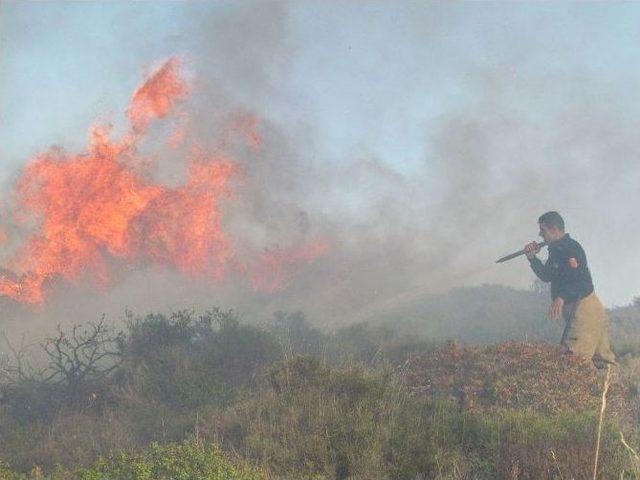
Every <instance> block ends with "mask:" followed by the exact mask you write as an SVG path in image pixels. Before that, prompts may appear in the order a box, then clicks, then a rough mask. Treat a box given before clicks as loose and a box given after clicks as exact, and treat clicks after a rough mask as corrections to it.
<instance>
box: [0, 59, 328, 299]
mask: <svg viewBox="0 0 640 480" xmlns="http://www.w3.org/2000/svg"><path fill="white" fill-rule="evenodd" d="M179 69H180V62H179V61H178V59H176V58H171V59H169V60H168V61H167V62H166V63H165V64H164V65H163V66H162V67H161V68H160V69H159V70H158V71H157V72H156V73H154V74H153V75H152V76H151V77H150V78H149V79H148V80H147V81H146V82H145V83H144V85H142V86H141V87H140V88H139V89H138V90H136V92H135V93H134V95H133V98H132V101H131V105H130V106H129V108H128V109H127V116H128V118H129V120H130V122H131V132H129V133H128V134H126V135H125V136H124V140H123V141H122V142H120V143H118V142H114V141H112V140H111V138H110V136H109V129H107V128H97V127H96V128H93V129H92V132H91V140H90V143H89V147H88V151H87V153H84V154H80V155H68V154H66V153H64V152H61V151H59V150H55V149H52V150H50V151H48V152H46V153H43V154H41V155H39V156H37V157H36V158H35V159H33V160H31V161H30V162H29V164H28V165H27V167H26V169H25V171H24V173H23V175H22V177H21V179H20V181H19V183H18V185H17V198H18V204H19V207H18V208H17V209H16V212H20V215H23V216H24V217H25V218H27V219H31V220H32V221H35V223H36V231H35V232H33V233H32V234H31V235H30V236H29V237H28V238H27V240H26V241H25V242H24V244H23V245H22V247H21V248H19V249H18V251H17V253H16V254H15V255H13V256H12V257H11V258H10V260H9V264H8V265H7V266H8V267H9V268H10V269H12V270H13V271H14V272H18V275H14V274H11V275H9V274H7V273H4V274H2V273H1V272H2V269H0V296H6V297H10V298H13V299H15V300H18V301H22V302H26V303H32V304H39V303H42V302H43V301H44V300H45V299H46V291H47V288H46V286H47V284H49V283H50V282H52V281H55V280H56V279H59V278H60V279H63V280H65V281H73V280H78V279H80V278H88V279H91V280H92V282H93V283H94V284H96V285H99V286H106V285H107V284H108V283H109V281H110V265H111V263H113V260H114V259H115V260H118V259H119V260H120V261H126V262H153V263H158V264H161V265H166V266H169V267H172V268H176V269H178V270H179V271H181V272H183V273H184V274H188V275H200V276H208V277H210V278H212V279H217V280H220V279H222V278H223V277H224V275H225V274H226V273H227V272H228V271H229V270H231V269H234V270H238V271H247V270H248V269H247V268H246V267H242V266H241V262H240V261H238V260H237V259H235V258H234V254H235V250H234V245H233V242H232V241H231V239H230V238H229V237H228V236H227V235H226V234H225V233H224V231H223V229H222V219H223V214H222V210H221V202H222V200H223V199H232V198H233V191H232V188H231V183H230V182H231V180H232V179H233V178H238V177H239V176H240V175H241V169H240V168H239V166H238V165H237V163H236V162H235V161H234V160H233V159H232V158H228V157H226V156H224V155H215V156H214V155H211V154H208V153H206V152H203V151H201V150H200V149H196V148H194V149H192V153H191V154H190V155H189V156H188V158H187V159H186V160H187V162H188V175H187V180H186V182H185V184H184V185H182V186H178V187H175V188H170V187H167V186H165V185H161V184H158V183H156V182H154V181H153V180H152V179H151V178H150V177H149V176H148V175H145V174H144V172H141V171H139V169H136V168H134V167H135V166H139V165H144V164H145V162H146V161H147V160H145V159H144V158H142V157H141V156H140V154H139V153H138V151H137V148H136V145H137V142H138V141H139V140H140V139H141V138H142V136H143V135H144V133H145V132H146V130H147V129H148V127H149V125H150V123H151V122H152V121H153V120H156V119H161V118H164V117H167V116H169V115H170V114H171V113H172V112H173V111H174V109H175V106H176V105H177V103H178V102H179V101H180V100H183V99H185V98H186V96H187V95H188V90H187V86H186V82H185V81H184V79H183V78H182V77H181V75H180V72H179ZM180 115H183V114H180ZM183 124H184V125H187V123H186V122H183ZM256 125H257V120H251V119H249V120H247V121H246V122H244V123H242V125H241V127H242V128H240V130H241V131H242V132H243V133H244V134H245V135H248V138H249V139H250V143H251V144H254V145H256V146H257V144H258V143H259V141H260V138H259V137H258V136H256V135H257V133H255V132H256ZM254 133H255V135H254ZM181 135H182V134H181ZM15 215H16V217H18V216H19V214H18V213H16V214H15ZM2 238H3V237H1V236H0V241H2ZM324 251H326V246H325V247H319V246H310V247H302V248H301V247H298V248H293V249H290V250H282V251H270V252H268V253H266V254H264V255H263V257H262V259H261V262H260V264H259V265H260V266H259V267H258V270H256V273H255V274H253V275H252V283H253V285H254V287H255V288H257V289H260V290H265V291H271V292H274V291H277V290H280V289H282V288H284V286H285V284H286V281H287V280H286V279H287V276H288V275H289V273H290V271H291V269H292V267H293V265H295V264H297V263H305V262H310V261H312V260H313V259H315V258H316V257H317V256H318V255H321V254H322V253H324ZM5 272H6V271H5Z"/></svg>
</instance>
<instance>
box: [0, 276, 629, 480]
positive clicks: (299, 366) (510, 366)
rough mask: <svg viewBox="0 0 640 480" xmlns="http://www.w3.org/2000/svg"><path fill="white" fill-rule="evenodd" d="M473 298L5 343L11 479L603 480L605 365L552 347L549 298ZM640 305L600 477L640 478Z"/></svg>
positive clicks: (0, 412) (618, 325) (142, 323)
mask: <svg viewBox="0 0 640 480" xmlns="http://www.w3.org/2000/svg"><path fill="white" fill-rule="evenodd" d="M456 295H457V296H458V297H456ZM452 298H453V300H452ZM463 298H466V299H467V300H466V301H467V305H468V306H469V310H467V311H462V310H459V311H453V312H452V313H451V315H452V317H451V318H452V319H450V320H448V321H449V322H450V324H449V325H448V326H447V325H446V324H442V323H438V322H436V321H434V318H435V319H438V320H440V321H444V320H442V319H441V317H442V318H445V316H444V314H442V315H441V316H439V315H440V314H438V313H437V312H435V311H434V310H433V309H432V311H431V312H432V316H431V318H428V317H429V315H428V314H425V318H424V319H422V320H421V319H420V317H419V316H414V317H413V318H412V319H411V320H403V319H398V321H396V322H388V321H386V322H381V323H371V324H356V325H349V326H345V327H344V328H342V329H339V330H337V331H332V332H328V331H325V330H323V329H322V328H320V327H317V326H314V325H313V324H312V323H311V322H310V321H308V320H307V319H306V318H305V317H304V315H303V314H301V313H284V312H278V313H276V314H275V315H274V316H273V318H272V319H271V320H270V321H267V322H264V323H257V322H251V321H250V320H251V319H244V318H240V317H239V316H238V315H237V314H236V313H234V312H233V311H225V310H220V309H212V310H210V311H207V312H192V311H180V312H173V313H167V314H164V313H155V314H150V315H138V314H136V313H133V312H126V314H125V317H126V318H125V322H124V327H123V328H121V329H118V330H116V329H114V327H112V326H109V324H108V323H107V322H105V321H102V320H100V319H99V318H97V319H96V320H95V321H92V322H90V323H87V324H83V325H82V326H79V327H77V328H76V329H75V330H74V329H73V328H68V329H60V330H59V331H58V332H57V334H56V335H53V336H52V337H51V338H48V339H42V340H41V341H40V342H38V343H37V344H34V345H31V346H24V345H23V346H21V347H18V346H15V345H13V346H12V348H13V350H11V349H10V348H8V347H7V348H6V354H5V356H4V358H3V364H2V370H1V372H2V383H1V385H0V394H1V398H0V461H1V463H0V478H2V479H7V480H18V479H20V480H24V479H38V478H39V479H51V480H63V479H64V480H66V479H84V480H94V479H95V480H97V479H104V480H107V479H109V480H124V479H126V480H132V479H181V480H190V479H242V480H245V479H246V480H248V479H281V478H283V479H309V480H311V479H314V480H320V479H387V478H389V479H572V478H574V479H585V478H592V469H593V460H594V450H595V441H596V431H597V425H598V414H599V409H600V402H601V389H602V385H603V380H604V375H603V373H602V372H599V371H597V370H596V369H595V368H593V366H592V365H591V364H590V363H585V362H583V361H580V360H579V359H576V358H573V357H570V356H567V355H565V354H564V353H563V351H562V349H560V348H559V347H557V346H555V345H553V344H551V343H549V342H547V341H545V340H546V339H545V336H549V337H551V336H553V335H555V333H556V332H555V331H554V330H553V329H549V328H548V327H547V326H546V324H543V323H540V322H542V321H543V320H540V318H541V317H542V318H543V312H544V307H545V302H544V301H542V299H541V298H539V296H538V295H537V294H536V293H535V292H519V291H515V290H513V291H512V290H509V289H500V288H494V287H481V288H478V289H470V290H467V291H458V292H454V293H452V294H451V295H450V296H449V297H448V300H447V299H443V300H442V302H443V305H445V306H444V307H443V308H442V312H444V311H446V310H447V308H446V305H447V302H448V301H451V304H452V305H459V301H460V299H463ZM487 298H489V299H490V301H489V302H484V300H482V299H487ZM509 299H511V300H509ZM513 299H516V300H515V301H514V300H513ZM510 302H511V303H510ZM538 305H539V307H538ZM434 312H435V313H434ZM442 312H441V313H442ZM509 312H511V313H509ZM474 314H475V316H474ZM456 316H457V317H458V318H461V319H462V320H461V322H464V324H463V323H460V324H456V320H455V317H456ZM639 317H640V308H638V307H637V306H634V305H631V306H628V307H624V308H622V309H617V310H616V311H614V312H612V333H613V336H614V344H615V345H618V351H617V353H618V355H619V358H620V366H619V367H617V368H616V369H615V370H614V371H613V372H612V376H611V386H610V389H609V394H608V401H609V404H608V407H607V413H606V421H605V424H604V429H603V437H602V446H601V451H600V462H599V469H598V478H603V479H609V478H610V479H620V478H629V479H635V478H640V457H638V455H637V454H636V453H635V449H636V447H637V446H639V445H640V428H638V405H639V403H638V400H639V397H638V394H639V385H640V360H639V357H638V354H637V352H638V348H639V347H640V342H639V343H635V338H637V333H638V332H637V326H636V323H634V318H639ZM474 319H476V320H475V321H474ZM474 322H475V323H474ZM463 326H466V329H465V328H462V327H463ZM538 327H539V328H538ZM505 331H507V332H509V335H508V337H507V338H511V340H507V338H505V333H504V332H505ZM470 332H476V338H479V340H478V341H477V342H473V340H474V338H469V335H471V333H470ZM478 332H481V335H479V334H478ZM492 332H493V333H492ZM536 334H537V335H538V336H536ZM492 340H493V341H492ZM34 351H39V352H40V353H41V354H43V356H44V358H46V359H47V360H46V362H45V363H44V364H42V365H32V364H30V362H29V359H30V358H32V357H37V355H35V352H34Z"/></svg>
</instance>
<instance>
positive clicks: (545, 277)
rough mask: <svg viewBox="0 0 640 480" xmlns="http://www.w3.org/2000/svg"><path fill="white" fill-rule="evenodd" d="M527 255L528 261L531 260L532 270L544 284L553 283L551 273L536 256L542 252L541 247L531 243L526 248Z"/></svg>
mask: <svg viewBox="0 0 640 480" xmlns="http://www.w3.org/2000/svg"><path fill="white" fill-rule="evenodd" d="M524 251H525V254H526V255H527V259H528V260H529V265H531V269H532V270H533V273H535V274H536V276H537V277H538V278H539V279H540V280H542V281H543V282H550V281H551V271H550V269H549V268H548V267H547V265H545V264H544V263H542V261H541V260H540V259H539V258H538V257H536V254H537V253H538V252H539V251H540V246H539V245H538V244H537V243H536V242H531V243H529V244H527V245H525V247H524Z"/></svg>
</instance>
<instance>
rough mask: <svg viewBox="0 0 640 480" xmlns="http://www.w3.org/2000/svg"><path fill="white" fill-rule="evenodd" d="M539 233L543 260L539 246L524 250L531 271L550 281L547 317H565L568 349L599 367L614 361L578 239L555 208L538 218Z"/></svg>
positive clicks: (564, 340)
mask: <svg viewBox="0 0 640 480" xmlns="http://www.w3.org/2000/svg"><path fill="white" fill-rule="evenodd" d="M538 224H539V226H540V232H539V235H540V236H541V237H542V238H543V239H544V241H545V242H547V244H548V246H549V257H548V259H547V261H546V262H545V263H542V261H541V260H540V259H539V258H538V257H537V256H536V254H537V253H538V252H539V251H540V246H539V245H538V244H537V243H536V242H531V243H529V244H528V245H526V246H525V248H524V250H525V253H526V255H527V258H528V259H529V263H530V265H531V268H532V269H533V271H534V273H535V274H536V275H537V276H538V278H540V280H542V281H543V282H551V299H552V302H551V307H550V308H549V318H550V319H551V320H557V319H558V318H559V317H560V315H562V316H563V317H564V320H565V322H566V326H565V329H564V333H563V335H562V340H561V341H560V343H561V344H562V345H564V346H565V347H566V348H567V349H568V350H569V351H570V352H571V353H573V354H576V355H580V356H582V357H584V358H586V359H588V360H592V361H593V363H594V365H595V366H596V367H598V368H604V367H606V366H607V365H610V364H615V355H614V354H613V352H612V351H611V347H610V345H609V335H608V331H607V330H608V323H609V321H608V318H607V313H606V312H605V309H604V307H603V306H602V303H601V302H600V299H599V298H598V296H597V295H596V294H595V292H594V290H593V282H592V280H591V273H590V272H589V267H588V265H587V257H586V255H585V253H584V250H583V249H582V247H581V246H580V244H579V243H578V242H576V241H575V240H574V239H573V238H571V237H570V236H569V234H568V233H565V231H564V220H563V219H562V217H561V216H560V214H559V213H558V212H547V213H545V214H543V215H541V216H540V218H539V219H538Z"/></svg>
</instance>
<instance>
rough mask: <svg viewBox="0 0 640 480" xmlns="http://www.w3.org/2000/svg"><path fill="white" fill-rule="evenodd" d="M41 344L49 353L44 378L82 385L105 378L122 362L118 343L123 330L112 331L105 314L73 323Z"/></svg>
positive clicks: (60, 329)
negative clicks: (86, 321) (90, 320)
mask: <svg viewBox="0 0 640 480" xmlns="http://www.w3.org/2000/svg"><path fill="white" fill-rule="evenodd" d="M57 332H58V334H57V335H56V336H54V337H49V338H47V339H45V341H44V342H43V343H42V344H41V346H42V348H43V350H44V351H45V353H46V354H47V356H48V357H49V365H48V366H47V367H46V368H45V370H44V371H43V378H42V379H43V381H44V382H54V383H62V384H65V385H66V386H68V387H70V389H71V390H77V389H80V388H81V387H82V386H84V385H85V384H86V383H87V382H89V381H91V382H97V381H100V380H103V379H104V378H105V377H106V376H108V375H109V374H110V373H111V372H113V371H114V370H115V369H116V368H118V366H119V365H120V361H121V355H120V351H119V349H118V344H119V342H120V341H121V338H122V337H121V336H122V334H121V333H120V334H117V335H115V334H113V332H112V331H111V329H110V328H109V327H108V326H107V325H106V324H105V322H104V317H102V318H101V319H100V320H99V321H97V322H89V323H87V324H85V325H74V326H73V327H71V330H70V331H64V330H62V328H61V327H60V325H58V327H57Z"/></svg>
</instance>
